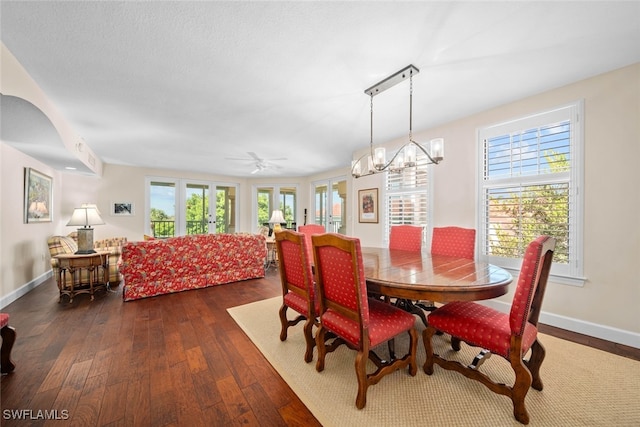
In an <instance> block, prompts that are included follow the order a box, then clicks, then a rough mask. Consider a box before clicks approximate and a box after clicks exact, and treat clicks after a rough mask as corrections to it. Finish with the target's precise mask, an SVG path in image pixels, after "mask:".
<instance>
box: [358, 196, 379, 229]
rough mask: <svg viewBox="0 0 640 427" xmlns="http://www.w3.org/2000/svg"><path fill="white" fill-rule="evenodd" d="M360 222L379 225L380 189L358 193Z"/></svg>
mask: <svg viewBox="0 0 640 427" xmlns="http://www.w3.org/2000/svg"><path fill="white" fill-rule="evenodd" d="M358 221H359V222H371V223H376V224H377V223H378V189H377V188H368V189H366V190H359V191H358Z"/></svg>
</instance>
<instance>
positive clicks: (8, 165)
mask: <svg viewBox="0 0 640 427" xmlns="http://www.w3.org/2000/svg"><path fill="white" fill-rule="evenodd" d="M26 167H30V168H34V169H36V170H37V171H39V172H41V173H43V174H45V175H48V176H50V177H52V178H53V200H52V204H53V209H52V211H53V221H52V222H41V223H30V224H25V223H24V221H23V215H24V211H23V209H24V168H26ZM0 171H1V179H0V211H1V213H0V218H1V220H2V222H1V224H0V269H1V271H0V307H4V306H5V305H7V304H8V303H10V302H11V301H10V300H7V299H6V297H7V296H9V295H11V294H12V293H13V296H12V298H13V299H15V298H17V297H19V296H20V295H22V294H24V293H26V292H28V291H29V290H30V289H32V288H33V287H34V286H37V285H38V284H39V283H41V282H42V281H44V280H46V279H47V277H48V274H49V273H50V270H51V266H50V264H49V249H48V247H47V236H50V235H52V234H55V233H56V231H57V226H58V223H57V219H58V218H57V217H58V214H57V212H59V207H60V202H59V200H58V197H57V195H58V194H60V188H61V182H60V179H59V175H58V174H57V173H56V172H55V171H54V170H53V169H51V168H50V167H48V166H47V165H44V164H42V163H40V162H38V161H37V160H34V159H33V158H31V157H29V156H27V155H25V154H22V153H21V152H19V151H17V150H16V149H14V148H12V147H11V146H9V145H7V144H4V143H2V144H0Z"/></svg>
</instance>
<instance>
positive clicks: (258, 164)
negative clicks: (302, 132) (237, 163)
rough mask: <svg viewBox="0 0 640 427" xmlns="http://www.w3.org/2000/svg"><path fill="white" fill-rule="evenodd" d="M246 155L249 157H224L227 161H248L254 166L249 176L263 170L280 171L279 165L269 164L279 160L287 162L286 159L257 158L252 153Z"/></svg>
mask: <svg viewBox="0 0 640 427" xmlns="http://www.w3.org/2000/svg"><path fill="white" fill-rule="evenodd" d="M247 154H248V155H249V157H225V159H227V160H245V161H250V162H252V163H253V164H254V165H255V169H254V170H253V171H251V174H252V175H253V174H256V173H258V172H262V171H263V170H265V169H282V166H280V165H276V164H275V163H271V162H275V161H279V160H287V158H286V157H278V158H273V159H264V158H261V157H259V156H258V155H257V154H256V153H254V152H252V151H247Z"/></svg>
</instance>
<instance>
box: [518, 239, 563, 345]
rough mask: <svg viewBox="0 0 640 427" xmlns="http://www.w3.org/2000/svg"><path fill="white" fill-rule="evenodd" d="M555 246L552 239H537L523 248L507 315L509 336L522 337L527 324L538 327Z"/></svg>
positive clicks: (554, 241)
mask: <svg viewBox="0 0 640 427" xmlns="http://www.w3.org/2000/svg"><path fill="white" fill-rule="evenodd" d="M555 245H556V240H555V239H554V238H552V237H549V236H539V237H538V238H537V239H535V240H534V241H533V242H531V243H529V246H527V250H526V252H525V254H524V258H523V259H522V267H521V268H520V275H519V276H518V285H517V287H516V291H515V293H514V295H513V302H512V303H511V311H510V313H509V326H510V328H511V333H512V334H513V335H522V334H523V333H524V330H525V326H526V324H527V322H529V323H531V324H532V325H535V326H537V325H538V318H539V317H540V307H541V306H542V299H543V297H544V293H545V291H546V288H547V279H548V278H549V271H550V269H551V260H552V258H553V251H554V249H555Z"/></svg>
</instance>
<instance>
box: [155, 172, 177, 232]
mask: <svg viewBox="0 0 640 427" xmlns="http://www.w3.org/2000/svg"><path fill="white" fill-rule="evenodd" d="M149 199H150V200H149V208H150V209H149V212H150V224H151V230H150V232H151V235H152V236H154V237H158V238H165V237H173V236H175V231H176V185H175V183H173V182H154V181H152V182H151V185H150V188H149Z"/></svg>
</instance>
